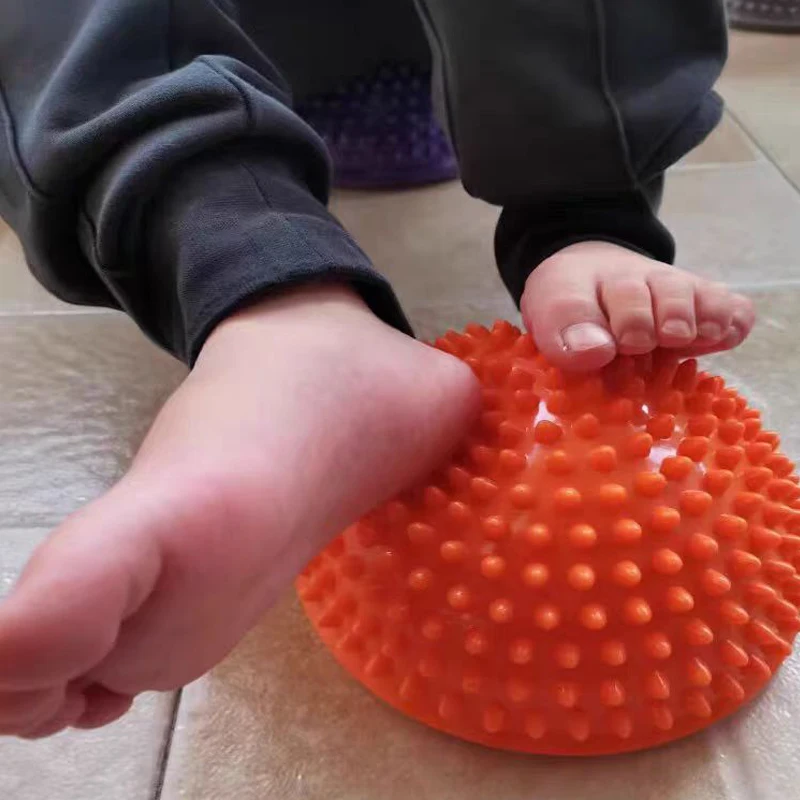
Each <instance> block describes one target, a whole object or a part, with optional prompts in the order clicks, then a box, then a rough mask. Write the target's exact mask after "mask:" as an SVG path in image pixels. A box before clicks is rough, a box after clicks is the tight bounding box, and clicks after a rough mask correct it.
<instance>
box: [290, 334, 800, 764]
mask: <svg viewBox="0 0 800 800" xmlns="http://www.w3.org/2000/svg"><path fill="white" fill-rule="evenodd" d="M436 346H437V347H439V348H440V349H441V350H444V351H446V352H448V353H451V354H453V355H455V356H457V357H459V358H462V359H464V360H465V361H466V362H467V363H468V364H469V365H470V366H471V367H472V369H473V370H474V372H475V374H476V375H477V376H478V378H479V379H480V381H481V383H482V386H483V401H484V411H483V415H482V417H481V419H480V422H479V423H478V424H477V425H476V427H475V428H474V430H473V431H472V432H471V433H470V435H469V437H468V439H467V441H466V442H465V443H464V444H463V446H462V447H461V448H460V449H459V451H458V452H457V453H456V454H455V456H454V457H453V459H452V461H451V462H450V464H449V465H448V466H446V467H445V468H443V469H442V470H441V471H440V472H439V473H437V474H435V475H432V476H431V477H430V479H429V481H428V482H426V483H425V484H423V485H420V486H417V487H415V488H413V489H411V490H410V491H408V492H405V493H404V494H402V495H401V496H399V497H397V498H395V499H394V500H392V501H391V502H389V503H386V504H385V505H384V506H382V507H380V508H378V509H377V510H375V511H374V512H372V513H370V514H369V515H367V516H366V517H365V518H364V519H362V520H361V521H360V522H359V523H358V524H356V525H353V526H352V527H350V528H348V529H347V530H346V531H345V532H344V533H343V534H342V535H341V536H340V537H339V538H337V539H336V540H335V541H333V542H332V543H331V545H330V546H329V547H328V548H327V549H326V550H325V551H324V552H323V553H321V554H320V555H319V556H318V557H317V558H315V559H314V560H313V562H312V563H311V564H310V565H309V566H308V568H307V569H306V570H305V571H304V573H303V574H302V576H301V577H300V578H299V579H298V591H299V594H300V597H301V599H302V602H303V604H304V606H305V609H306V611H307V613H308V616H309V618H310V619H311V621H312V623H313V625H314V626H315V627H316V629H317V630H318V632H319V635H320V636H321V637H322V639H323V641H324V642H325V643H326V644H327V645H328V647H330V649H331V650H332V651H333V653H334V654H335V656H336V658H337V659H338V660H339V661H340V662H341V663H342V664H343V665H344V666H345V667H346V668H347V669H348V670H349V671H350V672H351V673H352V674H353V675H354V676H355V677H356V678H357V679H358V680H359V681H361V682H362V683H363V684H364V685H365V686H367V687H368V688H369V689H371V690H372V691H373V692H374V693H375V694H376V695H378V696H379V697H381V698H383V699H384V700H386V701H387V702H389V703H390V704H392V705H393V706H395V707H396V708H398V709H400V710H401V711H403V712H405V713H406V714H408V715H409V716H411V717H415V718H416V719H418V720H421V721H422V722H425V723H427V724H428V725H431V726H433V727H435V728H438V729H440V730H442V731H446V732H448V733H451V734H453V735H455V736H459V737H462V738H464V739H468V740H470V741H473V742H480V743H483V744H486V745H489V746H492V747H498V748H505V749H510V750H520V751H526V752H530V753H550V754H564V755H590V754H599V753H619V752H623V751H629V750H637V749H641V748H645V747H651V746H654V745H659V744H662V743H664V742H668V741H670V740H673V739H677V738H680V737H682V736H686V735H688V734H690V733H693V732H695V731H697V730H700V729H701V728H704V727H706V726H707V725H710V724H711V723H713V722H714V721H715V720H718V719H720V718H722V717H724V716H726V715H728V714H730V713H731V712H733V711H735V710H736V709H738V708H739V707H740V706H742V705H743V704H745V703H746V702H747V701H748V700H750V699H751V698H752V697H753V696H754V695H756V694H757V693H758V692H759V691H760V690H761V689H762V688H763V687H764V686H765V684H766V683H767V682H768V681H769V680H770V678H771V677H772V675H773V673H774V672H775V670H776V669H777V668H778V666H779V665H780V664H781V662H782V661H783V660H784V659H785V658H786V657H787V656H788V655H789V653H790V652H791V644H792V641H793V639H794V637H795V635H796V633H797V631H798V630H800V615H799V614H798V605H800V575H798V573H797V570H798V569H800V501H799V500H798V498H800V488H798V485H797V484H798V479H797V477H796V476H795V475H794V474H793V469H794V465H793V464H792V463H791V461H789V459H788V458H786V456H784V455H781V454H780V453H779V452H778V449H777V447H778V437H777V436H776V435H775V434H774V433H770V432H767V431H765V430H763V429H762V426H761V422H760V418H759V414H758V412H757V411H754V410H752V409H750V408H748V406H747V404H746V402H745V401H744V399H742V398H741V397H740V396H739V395H738V394H737V393H736V392H735V391H734V390H732V389H728V388H726V387H725V385H724V383H723V381H722V379H721V378H717V377H713V376H710V375H706V374H703V373H700V374H698V373H697V366H696V364H695V362H694V361H686V362H684V363H682V364H678V363H677V362H676V361H674V360H669V359H668V358H666V357H663V356H656V357H646V356H645V357H638V358H627V359H620V360H618V361H617V362H615V363H614V364H613V365H611V367H609V368H608V369H607V370H605V371H604V373H603V374H602V375H599V376H598V375H594V376H591V377H575V378H572V377H566V376H564V375H563V374H562V373H560V372H559V371H558V370H555V369H553V368H551V367H550V366H549V365H548V363H547V362H546V360H545V359H544V358H543V356H541V355H540V354H538V353H537V351H536V349H535V347H534V345H533V343H532V341H531V339H530V338H529V337H528V336H527V335H524V334H521V333H520V331H519V330H517V329H516V328H514V327H513V326H511V325H510V324H508V323H504V322H499V323H497V324H495V326H494V328H493V329H492V330H491V331H489V330H487V329H485V328H483V327H480V326H477V325H471V326H469V327H468V328H467V330H466V332H465V333H464V334H456V333H452V332H451V333H448V334H447V335H446V336H444V337H443V338H441V339H439V340H438V341H437V343H436Z"/></svg>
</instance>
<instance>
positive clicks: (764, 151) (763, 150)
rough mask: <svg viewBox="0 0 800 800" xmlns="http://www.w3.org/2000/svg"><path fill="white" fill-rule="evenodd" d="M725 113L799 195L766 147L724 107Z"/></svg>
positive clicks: (799, 189)
mask: <svg viewBox="0 0 800 800" xmlns="http://www.w3.org/2000/svg"><path fill="white" fill-rule="evenodd" d="M726 112H727V113H728V114H729V115H730V117H731V119H733V121H734V122H735V123H736V124H737V125H738V126H739V127H740V128H741V129H742V131H743V132H744V134H745V136H747V138H748V139H749V140H750V142H751V143H752V145H753V146H754V147H755V148H756V149H757V150H758V151H759V153H761V154H762V155H763V156H764V158H765V159H766V160H767V161H768V162H769V163H770V164H771V165H772V166H773V167H774V168H775V169H776V170H777V171H778V173H779V174H780V176H781V177H782V178H783V179H784V180H785V181H786V183H788V184H789V186H790V187H791V189H792V190H793V191H794V193H795V194H800V186H798V185H797V184H796V183H795V182H794V181H793V180H792V178H791V177H790V176H789V174H788V173H787V172H786V170H785V169H784V168H783V167H782V166H781V165H780V163H778V161H776V159H775V158H774V157H773V155H772V153H770V152H769V150H768V149H767V147H766V145H762V144H761V142H760V141H759V140H758V139H757V138H756V135H755V134H754V133H753V132H752V131H750V130H749V128H748V127H747V126H746V125H745V124H744V120H743V119H741V117H740V116H739V115H738V114H737V113H736V112H735V111H733V110H732V109H731V108H730V107H729V106H727V105H726Z"/></svg>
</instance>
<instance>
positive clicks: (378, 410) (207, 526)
mask: <svg viewBox="0 0 800 800" xmlns="http://www.w3.org/2000/svg"><path fill="white" fill-rule="evenodd" d="M477 405H478V390H477V385H476V383H475V382H474V379H473V377H472V373H471V372H470V370H469V369H468V368H467V367H466V366H465V365H464V364H463V363H461V362H460V361H457V360H456V359H453V358H450V357H449V356H446V355H444V354H442V353H440V352H438V351H436V350H434V349H433V348H429V347H427V346H425V345H422V344H420V343H418V342H415V341H414V340H413V339H411V338H409V337H407V336H404V335H402V334H400V333H397V332H396V331H394V330H392V329H390V328H389V327H387V326H386V325H384V324H383V323H381V322H380V321H379V320H378V319H376V318H375V317H374V316H373V315H372V314H371V313H370V312H369V311H368V310H367V309H366V308H365V306H364V305H363V304H362V303H361V301H360V300H359V299H357V298H356V297H355V295H353V294H351V293H350V292H349V291H347V290H345V289H343V288H318V289H303V290H299V291H297V292H295V293H291V294H286V295H284V296H282V297H280V298H272V299H270V300H267V301H265V302H263V303H261V304H260V305H258V306H256V307H253V308H252V309H250V310H248V311H245V312H242V313H240V314H237V315H235V316H234V317H232V318H231V319H229V320H228V321H226V322H225V323H223V324H222V325H220V326H219V327H218V328H217V329H216V330H215V332H214V333H213V334H212V336H211V337H210V338H209V340H208V342H207V344H206V346H205V347H204V349H203V352H202V354H201V357H200V359H199V361H198V363H197V365H196V367H195V369H194V371H193V372H192V374H191V375H190V376H189V377H188V379H187V380H186V381H185V382H184V384H183V385H182V386H181V387H180V388H179V389H178V391H177V392H176V393H175V394H174V395H173V397H172V398H171V399H170V401H169V402H168V403H167V405H166V406H165V407H164V409H163V410H162V412H161V414H160V415H159V417H158V419H157V420H156V422H155V424H154V426H153V428H152V430H151V431H150V434H149V435H148V437H147V440H146V441H145V443H144V445H143V446H142V449H141V451H140V452H139V454H138V456H137V458H136V460H135V462H134V464H133V466H132V468H131V470H130V472H129V473H128V475H127V476H126V477H125V478H124V479H123V480H122V481H121V482H120V483H119V484H118V485H117V486H115V487H114V488H113V489H111V491H109V492H108V493H107V494H106V495H105V496H104V497H102V498H100V499H99V500H97V501H95V502H94V503H92V504H90V505H89V506H87V507H86V508H84V509H83V510H81V511H79V512H78V513H77V514H75V515H74V516H72V517H70V518H69V519H68V520H67V521H66V522H64V524H63V525H61V526H60V527H59V528H58V529H57V530H56V531H55V533H54V534H53V535H52V536H51V537H50V539H49V540H48V541H47V542H46V543H45V544H44V545H43V546H42V547H41V548H39V550H38V551H37V552H36V553H35V554H34V556H33V558H32V559H31V561H30V563H29V564H28V566H27V568H26V570H25V572H24V574H23V576H22V578H21V579H20V581H19V584H18V585H17V587H16V589H15V591H14V592H13V594H12V595H11V596H10V597H9V598H8V599H7V600H6V601H5V602H4V603H3V605H2V606H0V732H2V733H11V734H17V735H21V736H28V737H36V736H45V735H48V734H51V733H54V732H56V731H57V730H60V729H62V728H64V727H67V726H77V727H96V726H99V725H101V724H104V723H106V722H109V721H111V720H113V719H115V718H116V717H118V716H120V715H121V714H122V713H124V712H125V710H126V709H127V708H128V706H129V705H130V702H131V699H132V698H133V697H134V696H135V695H136V694H137V693H139V692H142V691H144V690H150V689H156V690H165V689H173V688H176V687H178V686H181V685H183V684H185V683H187V682H189V681H191V680H193V679H195V678H197V677H199V676H200V675H202V674H203V673H204V672H205V671H206V670H208V669H209V668H211V667H212V666H214V665H215V664H216V663H217V662H218V661H220V660H221V659H222V658H223V657H224V656H225V654H226V653H228V651H229V650H230V649H231V648H232V647H233V646H234V645H235V644H236V643H237V642H238V640H239V639H240V638H241V636H242V635H243V634H244V633H245V632H246V631H247V630H248V629H249V628H250V627H251V626H252V625H253V624H254V623H255V621H256V620H257V619H258V617H259V615H260V614H261V613H262V612H263V611H264V610H265V609H266V608H267V607H268V606H269V605H270V604H271V603H272V602H273V601H274V600H275V598H276V596H277V595H278V594H279V593H280V592H281V591H282V590H283V589H285V588H286V586H287V585H288V584H289V583H290V582H291V580H292V579H293V577H294V576H295V574H296V573H297V572H298V571H299V570H300V569H301V568H302V567H303V565H304V564H305V562H306V561H307V560H308V559H309V558H310V557H311V556H312V555H313V554H314V553H315V552H316V551H318V550H319V549H321V547H322V546H323V545H324V543H325V542H326V540H328V539H329V538H330V537H332V536H333V535H335V534H336V533H337V532H338V531H339V530H341V529H342V528H343V527H344V526H345V525H346V524H348V523H349V522H351V521H352V520H353V519H355V518H356V517H357V516H358V515H360V514H362V513H364V512H365V511H367V510H368V509H369V508H370V507H372V506H373V505H375V504H377V503H378V502H380V501H382V500H383V499H385V498H386V497H388V496H389V495H391V494H393V493H394V492H396V491H399V490H400V489H401V488H402V487H404V486H405V485H407V484H409V483H411V482H412V481H413V480H415V479H417V478H418V477H421V476H422V475H424V474H425V473H426V472H428V471H429V470H431V469H432V468H433V467H434V466H435V463H436V462H437V461H439V460H440V459H442V458H444V457H446V454H447V451H448V450H449V448H451V447H452V446H453V445H455V444H456V442H457V440H458V439H459V438H460V436H461V435H462V434H463V431H464V429H465V428H466V427H467V426H468V425H469V424H470V422H471V419H472V416H473V414H474V413H475V412H476V411H477Z"/></svg>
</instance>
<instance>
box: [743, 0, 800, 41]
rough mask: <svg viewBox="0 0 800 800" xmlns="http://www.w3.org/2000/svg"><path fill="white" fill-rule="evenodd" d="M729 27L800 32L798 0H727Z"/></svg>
mask: <svg viewBox="0 0 800 800" xmlns="http://www.w3.org/2000/svg"><path fill="white" fill-rule="evenodd" d="M727 4H728V18H729V19H730V23H731V27H733V28H743V29H745V30H757V31H773V32H775V33H800V0H727Z"/></svg>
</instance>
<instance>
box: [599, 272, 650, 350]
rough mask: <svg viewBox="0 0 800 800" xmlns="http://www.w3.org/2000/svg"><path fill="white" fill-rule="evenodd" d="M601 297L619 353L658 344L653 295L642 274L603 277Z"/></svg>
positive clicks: (648, 347) (646, 348)
mask: <svg viewBox="0 0 800 800" xmlns="http://www.w3.org/2000/svg"><path fill="white" fill-rule="evenodd" d="M600 300H601V302H602V304H603V308H605V311H606V314H607V316H608V321H609V324H610V326H611V330H612V332H613V334H614V337H615V338H616V340H617V346H618V348H619V352H620V353H622V354H623V355H639V354H641V353H649V352H650V351H651V350H653V349H654V348H655V347H656V344H657V340H656V334H655V319H654V317H653V299H652V296H651V293H650V287H649V286H648V284H647V282H646V280H645V279H644V276H643V275H642V276H631V277H621V278H611V279H609V280H607V281H604V282H603V283H602V284H601V287H600Z"/></svg>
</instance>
